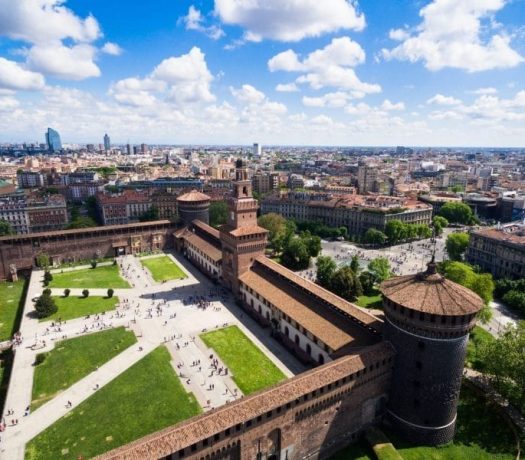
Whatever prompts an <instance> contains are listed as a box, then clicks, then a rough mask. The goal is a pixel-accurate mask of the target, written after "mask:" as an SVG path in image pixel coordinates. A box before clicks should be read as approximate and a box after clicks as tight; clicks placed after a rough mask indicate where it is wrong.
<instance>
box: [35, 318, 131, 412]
mask: <svg viewBox="0 0 525 460" xmlns="http://www.w3.org/2000/svg"><path fill="white" fill-rule="evenodd" d="M136 342H137V339H136V337H135V334H133V332H131V331H126V330H125V329H124V328H123V327H118V328H115V329H109V330H107V331H102V332H97V333H95V334H89V335H85V336H83V337H77V338H74V339H69V340H63V341H61V342H58V343H56V344H55V348H54V349H53V350H51V351H49V352H46V353H42V355H44V356H45V359H44V361H43V362H42V363H41V364H39V365H38V366H36V367H35V374H34V378H33V396H32V401H31V408H32V409H33V410H34V409H36V408H37V407H39V406H41V405H42V404H44V403H46V402H47V401H49V400H50V399H52V398H54V397H55V396H56V394H57V393H59V392H60V391H63V390H65V389H67V388H69V387H70V386H71V385H73V384H74V383H75V382H78V381H79V380H81V379H82V378H84V377H85V376H86V375H88V374H89V373H91V372H93V371H94V370H96V369H97V368H98V367H99V366H101V365H102V364H104V363H105V362H107V361H109V360H110V359H111V358H113V357H115V356H116V355H118V354H119V353H120V352H122V351H124V350H125V349H126V348H128V347H129V346H131V345H133V344H134V343H136Z"/></svg>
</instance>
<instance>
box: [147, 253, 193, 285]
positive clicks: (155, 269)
mask: <svg viewBox="0 0 525 460" xmlns="http://www.w3.org/2000/svg"><path fill="white" fill-rule="evenodd" d="M140 263H141V264H142V265H144V267H146V268H147V269H148V270H149V271H150V273H151V276H152V277H153V279H154V280H155V281H157V282H159V281H168V280H178V279H183V278H186V273H184V272H183V271H182V269H181V268H180V267H179V266H178V265H177V264H176V263H175V262H173V260H172V259H171V258H170V257H168V256H166V255H162V256H159V257H151V258H149V259H140Z"/></svg>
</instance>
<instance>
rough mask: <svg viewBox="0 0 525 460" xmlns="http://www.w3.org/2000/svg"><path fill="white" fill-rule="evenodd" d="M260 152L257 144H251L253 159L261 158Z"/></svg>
mask: <svg viewBox="0 0 525 460" xmlns="http://www.w3.org/2000/svg"><path fill="white" fill-rule="evenodd" d="M261 150H262V146H261V144H259V143H257V142H256V143H254V144H253V156H254V157H260V156H261Z"/></svg>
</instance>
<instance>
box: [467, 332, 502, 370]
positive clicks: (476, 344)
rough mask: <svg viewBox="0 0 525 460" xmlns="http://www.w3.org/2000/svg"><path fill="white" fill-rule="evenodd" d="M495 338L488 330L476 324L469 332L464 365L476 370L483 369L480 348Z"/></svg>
mask: <svg viewBox="0 0 525 460" xmlns="http://www.w3.org/2000/svg"><path fill="white" fill-rule="evenodd" d="M494 340H496V339H495V338H494V337H493V336H492V334H491V333H490V332H487V331H486V330H485V329H482V328H481V327H480V326H476V327H475V328H474V329H473V331H472V332H471V333H470V338H469V341H468V345H467V358H466V360H465V366H467V367H470V368H472V369H476V370H477V371H483V361H482V359H481V349H482V348H483V347H484V346H485V345H487V344H489V343H491V342H494Z"/></svg>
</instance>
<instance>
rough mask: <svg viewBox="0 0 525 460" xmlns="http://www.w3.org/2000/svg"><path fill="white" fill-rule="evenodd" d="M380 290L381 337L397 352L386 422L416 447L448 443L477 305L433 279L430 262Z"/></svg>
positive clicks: (463, 291) (457, 288) (467, 293)
mask: <svg viewBox="0 0 525 460" xmlns="http://www.w3.org/2000/svg"><path fill="white" fill-rule="evenodd" d="M380 289H381V292H382V294H383V307H384V311H385V326H384V329H383V336H384V339H385V340H388V341H390V342H391V343H392V345H393V346H394V348H395V349H396V351H397V355H396V358H395V359H396V360H395V365H394V369H393V373H392V383H391V390H390V398H389V403H388V411H387V421H388V422H389V423H390V424H391V427H392V428H393V429H394V430H395V431H397V432H399V433H400V434H401V435H402V436H404V437H405V438H407V439H408V440H410V441H412V442H415V443H418V444H428V445H436V444H443V443H447V442H449V441H452V439H453V438H454V432H455V427H456V413H457V405H458V398H459V390H460V387H461V378H462V373H463V365H464V361H465V355H466V351H467V342H468V335H469V332H470V331H471V330H472V328H473V327H474V326H475V323H476V315H477V313H478V312H479V311H480V310H481V309H482V308H483V301H482V300H481V298H480V297H478V296H477V295H476V294H475V293H473V292H472V291H470V290H469V289H467V288H465V287H463V286H460V285H459V284H456V283H454V282H452V281H450V280H447V279H445V278H444V277H443V276H441V275H440V274H439V273H437V271H436V265H435V264H434V263H433V262H431V263H430V264H429V265H428V269H427V271H426V272H423V273H419V274H417V275H409V276H399V277H396V278H393V279H390V280H388V281H384V282H383V283H382V284H381V288H380Z"/></svg>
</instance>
